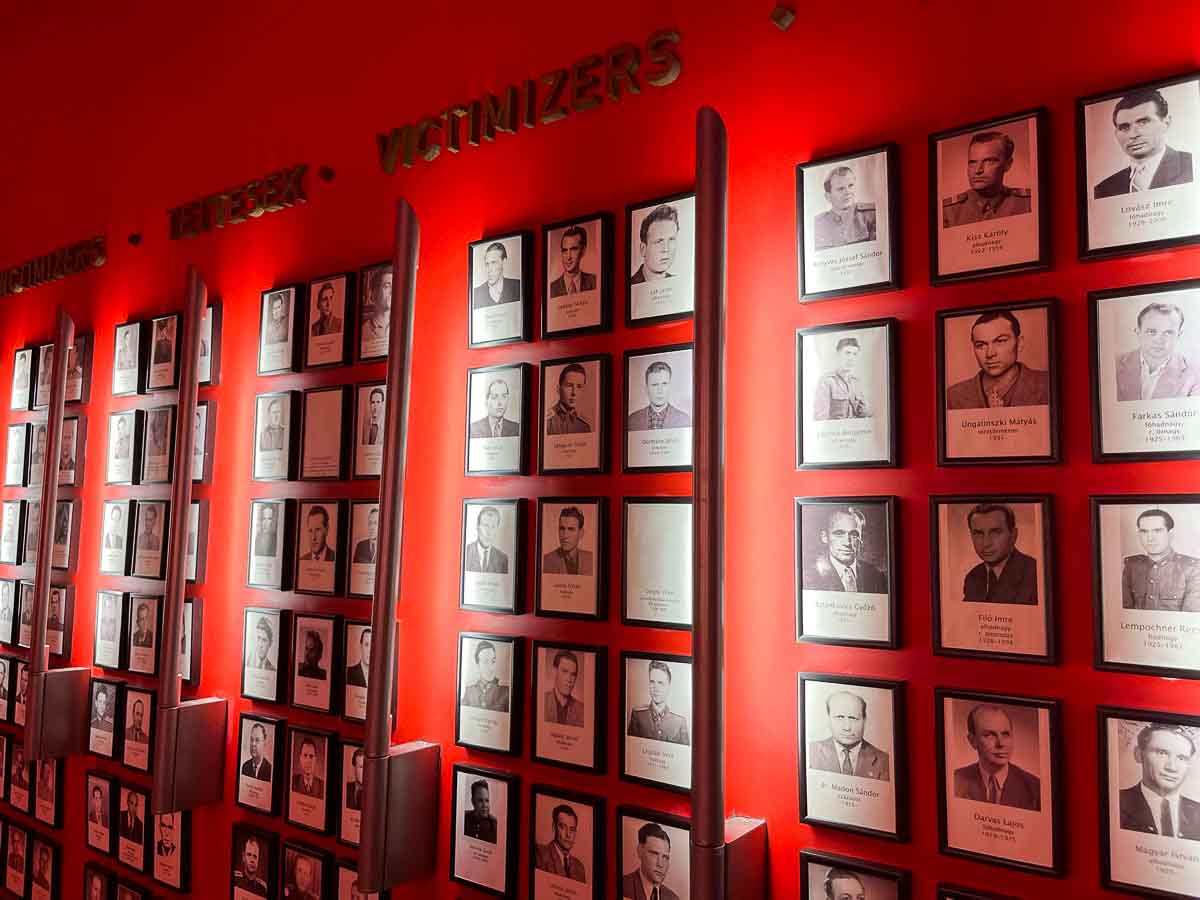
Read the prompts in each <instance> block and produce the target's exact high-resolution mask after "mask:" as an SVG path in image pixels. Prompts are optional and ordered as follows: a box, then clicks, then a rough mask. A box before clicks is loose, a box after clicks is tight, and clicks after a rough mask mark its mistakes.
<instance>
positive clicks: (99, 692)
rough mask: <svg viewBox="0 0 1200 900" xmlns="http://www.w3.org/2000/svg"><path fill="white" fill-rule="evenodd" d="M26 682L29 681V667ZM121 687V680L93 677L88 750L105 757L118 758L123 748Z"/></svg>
mask: <svg viewBox="0 0 1200 900" xmlns="http://www.w3.org/2000/svg"><path fill="white" fill-rule="evenodd" d="M25 671H26V676H25V678H26V683H28V679H29V676H28V669H26V670H25ZM121 688H122V683H121V682H120V681H112V680H109V679H105V678H93V679H92V708H91V723H90V725H89V727H88V750H90V751H91V752H92V753H95V754H96V755H97V756H103V757H104V758H105V759H117V758H118V755H119V751H120V749H121V729H120V728H119V724H120V718H119V717H120V712H121Z"/></svg>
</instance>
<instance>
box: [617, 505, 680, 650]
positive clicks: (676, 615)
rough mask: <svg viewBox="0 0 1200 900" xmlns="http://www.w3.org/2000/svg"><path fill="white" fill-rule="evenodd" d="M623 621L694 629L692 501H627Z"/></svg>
mask: <svg viewBox="0 0 1200 900" xmlns="http://www.w3.org/2000/svg"><path fill="white" fill-rule="evenodd" d="M623 502H624V507H623V510H622V512H623V519H624V521H623V527H622V529H621V531H622V534H623V535H624V537H625V547H624V553H623V554H622V559H623V561H624V568H623V569H622V581H623V584H622V590H621V596H622V605H621V621H622V622H624V623H625V624H626V625H646V626H650V627H653V628H677V629H681V630H685V631H690V630H691V627H692V540H693V538H692V498H691V497H626V498H624V501H623Z"/></svg>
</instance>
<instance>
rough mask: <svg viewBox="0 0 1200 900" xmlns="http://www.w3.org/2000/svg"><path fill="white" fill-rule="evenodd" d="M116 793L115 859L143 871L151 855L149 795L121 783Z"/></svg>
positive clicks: (139, 789)
mask: <svg viewBox="0 0 1200 900" xmlns="http://www.w3.org/2000/svg"><path fill="white" fill-rule="evenodd" d="M117 795H118V797H119V801H118V803H119V806H118V811H117V859H119V860H120V861H121V862H122V863H124V864H125V865H127V866H129V868H131V869H133V870H135V871H137V872H145V871H146V870H147V863H148V862H149V857H150V852H149V851H150V829H149V828H147V827H146V811H147V810H148V809H149V808H150V794H149V792H147V791H144V790H142V789H141V788H138V787H134V786H132V785H128V784H122V785H120V786H119V787H118V788H117Z"/></svg>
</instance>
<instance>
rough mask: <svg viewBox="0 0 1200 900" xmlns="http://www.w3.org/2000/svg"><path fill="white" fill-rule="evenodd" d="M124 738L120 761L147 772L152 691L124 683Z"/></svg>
mask: <svg viewBox="0 0 1200 900" xmlns="http://www.w3.org/2000/svg"><path fill="white" fill-rule="evenodd" d="M124 693H125V739H124V741H122V742H121V762H122V763H124V764H125V765H127V766H129V768H131V769H137V770H138V771H139V772H149V771H150V764H151V762H152V757H151V753H150V751H151V748H153V746H154V712H155V710H156V709H157V707H156V706H155V704H154V691H148V690H145V689H143V688H138V687H134V686H133V685H132V684H127V685H125V691H124Z"/></svg>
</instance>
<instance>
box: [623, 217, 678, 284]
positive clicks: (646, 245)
mask: <svg viewBox="0 0 1200 900" xmlns="http://www.w3.org/2000/svg"><path fill="white" fill-rule="evenodd" d="M638 238H639V246H638V250H639V254H640V255H641V257H642V264H641V265H640V266H638V270H637V271H636V272H635V273H634V274H633V277H632V278H630V279H629V283H630V284H645V283H646V282H647V281H658V280H660V279H662V278H674V277H675V274H674V273H673V272H672V271H671V266H673V265H675V250H676V243H677V241H678V240H679V211H678V210H676V209H675V207H673V206H668V205H667V204H663V205H662V206H656V207H655V208H654V209H652V210H651V211H650V214H649V215H647V216H646V217H645V218H644V219H642V224H641V226H640V228H639V231H638Z"/></svg>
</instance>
